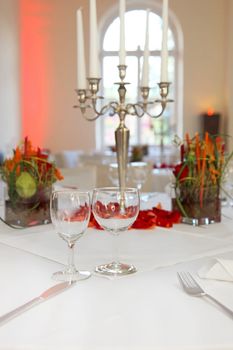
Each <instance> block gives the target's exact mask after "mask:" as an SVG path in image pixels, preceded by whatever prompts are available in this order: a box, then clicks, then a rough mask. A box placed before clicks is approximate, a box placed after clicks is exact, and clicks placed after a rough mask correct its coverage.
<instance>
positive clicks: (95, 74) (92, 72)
mask: <svg viewBox="0 0 233 350" xmlns="http://www.w3.org/2000/svg"><path fill="white" fill-rule="evenodd" d="M89 4H90V23H89V24H90V40H89V45H90V48H89V77H90V78H99V59H98V29H97V13H96V0H90V2H89Z"/></svg>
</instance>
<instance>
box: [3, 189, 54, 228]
mask: <svg viewBox="0 0 233 350" xmlns="http://www.w3.org/2000/svg"><path fill="white" fill-rule="evenodd" d="M50 194H51V188H45V189H41V190H39V191H38V192H37V193H36V194H35V195H34V196H33V197H31V198H29V199H23V198H22V199H20V198H19V197H18V198H17V199H16V200H15V201H12V200H11V199H10V198H9V199H6V201H5V222H6V223H7V224H8V225H10V226H16V227H25V228H26V227H31V226H36V225H45V224H49V223H50V222H51V218H50Z"/></svg>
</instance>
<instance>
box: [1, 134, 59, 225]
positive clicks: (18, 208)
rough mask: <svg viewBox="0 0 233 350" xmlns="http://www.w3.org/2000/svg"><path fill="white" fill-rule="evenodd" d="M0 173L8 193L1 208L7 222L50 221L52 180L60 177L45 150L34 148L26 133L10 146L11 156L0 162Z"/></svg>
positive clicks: (28, 223)
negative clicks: (14, 144) (13, 146)
mask: <svg viewBox="0 0 233 350" xmlns="http://www.w3.org/2000/svg"><path fill="white" fill-rule="evenodd" d="M1 175H2V179H3V181H5V182H6V184H7V191H8V197H9V198H8V199H7V200H6V211H5V220H6V222H7V223H9V224H13V225H20V226H24V227H25V226H30V225H36V224H41V223H47V222H50V215H49V199H50V193H51V189H52V184H53V183H54V182H56V181H57V180H62V179H63V177H62V175H61V173H60V171H59V170H58V169H57V168H56V166H55V164H54V163H53V162H50V161H49V160H48V155H47V154H45V153H43V152H42V151H41V149H40V148H34V147H33V146H32V143H31V141H30V140H29V139H28V138H27V137H26V138H25V139H24V141H23V142H22V143H21V144H20V145H19V146H17V147H16V148H15V149H14V150H13V157H12V158H8V159H6V160H5V161H4V162H3V164H2V166H1Z"/></svg>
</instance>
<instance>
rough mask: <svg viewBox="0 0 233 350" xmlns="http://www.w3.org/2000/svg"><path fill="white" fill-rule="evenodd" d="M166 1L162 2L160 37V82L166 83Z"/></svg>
mask: <svg viewBox="0 0 233 350" xmlns="http://www.w3.org/2000/svg"><path fill="white" fill-rule="evenodd" d="M167 33H168V0H163V35H162V53H161V79H160V81H161V82H167V76H168V47H167Z"/></svg>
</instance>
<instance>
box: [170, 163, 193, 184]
mask: <svg viewBox="0 0 233 350" xmlns="http://www.w3.org/2000/svg"><path fill="white" fill-rule="evenodd" d="M173 174H174V175H175V177H176V178H177V180H179V181H182V180H184V179H185V178H186V177H188V174H189V168H188V166H187V165H184V164H182V163H180V164H177V165H176V166H175V168H174V170H173Z"/></svg>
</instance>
